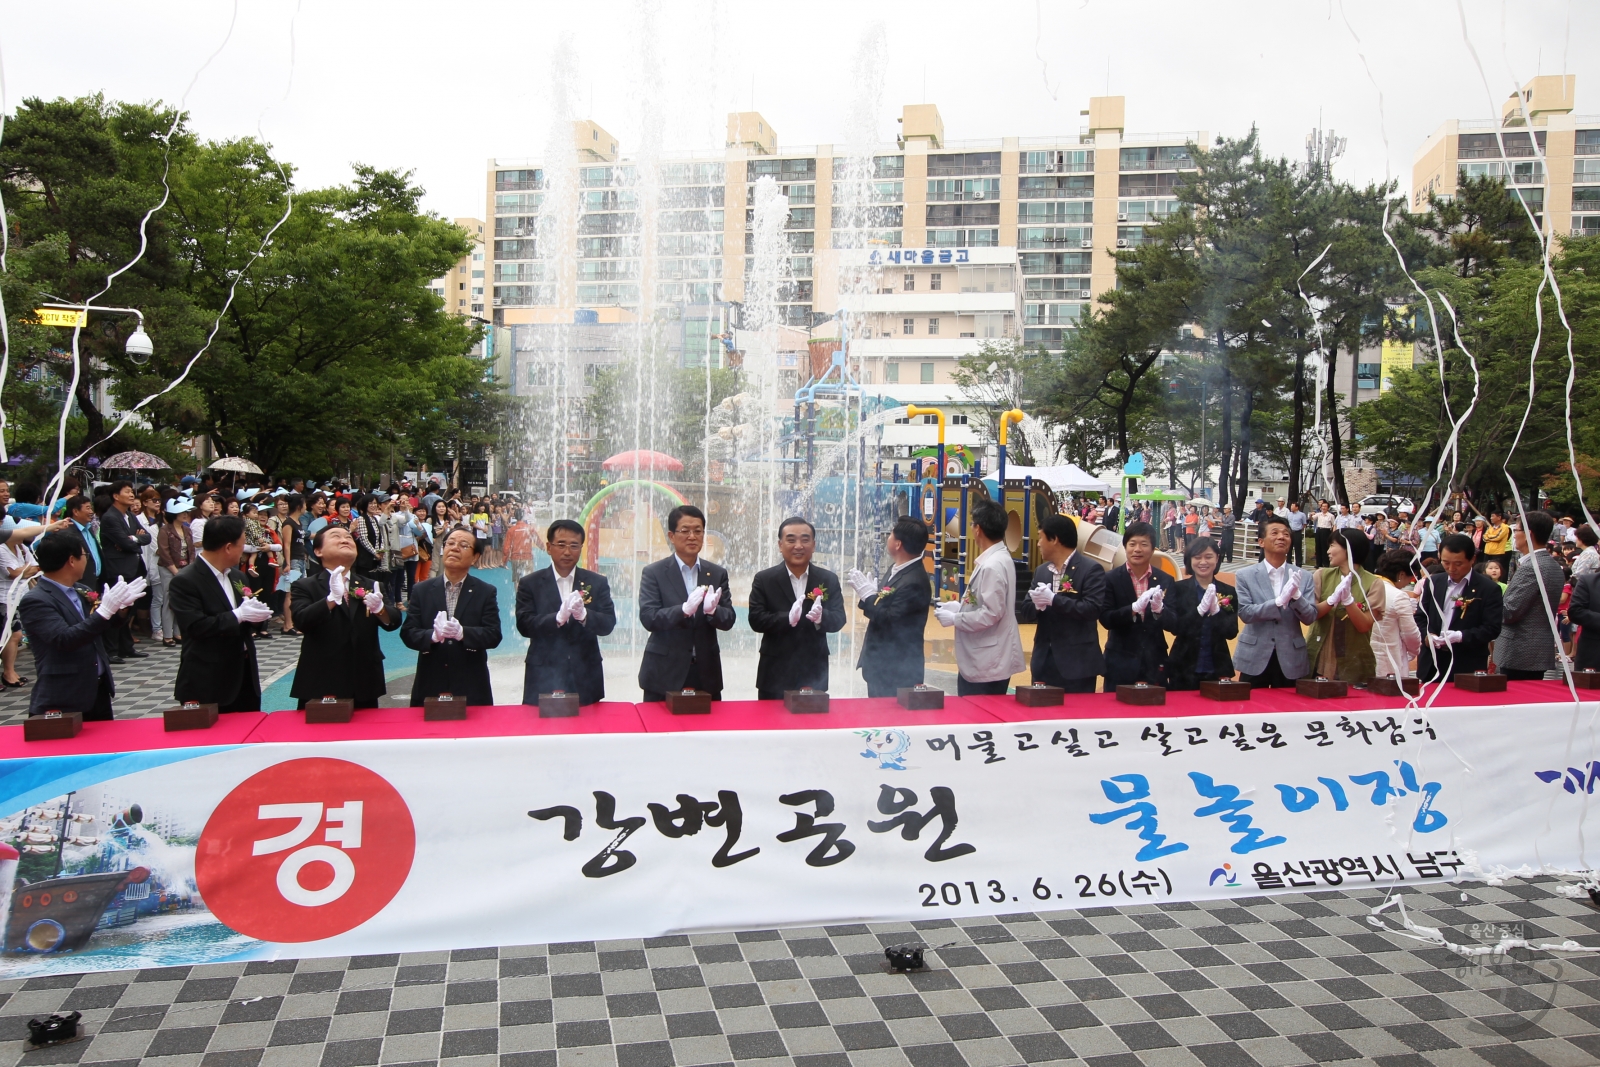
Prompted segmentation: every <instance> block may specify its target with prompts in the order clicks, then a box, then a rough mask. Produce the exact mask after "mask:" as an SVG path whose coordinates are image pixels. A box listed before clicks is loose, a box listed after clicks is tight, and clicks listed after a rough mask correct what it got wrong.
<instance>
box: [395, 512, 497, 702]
mask: <svg viewBox="0 0 1600 1067" xmlns="http://www.w3.org/2000/svg"><path fill="white" fill-rule="evenodd" d="M478 545H479V542H478V540H477V538H476V537H474V536H473V533H472V531H471V530H469V529H467V528H466V527H465V526H458V527H456V528H455V529H453V530H451V531H450V532H449V533H448V534H446V535H445V539H444V545H443V547H442V548H441V549H440V551H439V561H440V563H441V564H442V566H443V570H444V573H443V574H441V575H438V576H437V577H433V578H429V579H428V580H427V581H425V582H419V583H418V584H417V585H416V586H415V587H413V588H412V590H411V599H410V600H409V601H408V608H409V610H408V611H407V613H406V624H405V627H404V628H403V629H401V631H400V640H402V641H404V642H405V643H406V647H407V648H414V649H416V650H417V674H416V680H415V681H414V682H413V683H412V686H411V704H412V706H413V707H421V706H422V702H423V700H425V699H426V698H428V697H436V696H439V695H441V694H444V693H450V694H452V695H453V696H464V697H466V698H467V703H468V704H478V705H487V704H493V703H494V693H493V691H492V690H491V688H490V685H489V650H490V649H491V648H498V647H499V646H500V604H499V599H498V597H497V596H496V595H495V588H494V586H492V585H490V584H489V583H488V582H486V581H484V580H483V579H482V578H477V577H474V576H473V574H472V564H473V563H474V561H476V560H477V558H478Z"/></svg>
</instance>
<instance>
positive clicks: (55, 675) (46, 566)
mask: <svg viewBox="0 0 1600 1067" xmlns="http://www.w3.org/2000/svg"><path fill="white" fill-rule="evenodd" d="M34 558H35V560H36V561H37V562H38V564H39V569H40V571H41V573H40V575H39V581H38V583H37V584H36V585H35V586H34V587H33V588H32V589H30V590H28V593H27V595H26V596H24V597H23V598H22V602H21V603H20V604H18V605H17V613H18V615H19V616H20V617H21V619H22V626H23V629H24V630H26V631H27V634H28V641H29V643H30V644H31V645H32V647H33V658H34V663H35V665H36V666H37V668H38V672H39V680H38V681H36V682H35V683H34V684H33V696H32V699H31V700H29V702H28V714H29V715H40V714H43V713H44V712H47V711H69V712H70V711H76V712H80V713H82V715H83V717H84V719H85V720H86V721H91V722H92V721H97V720H109V719H110V718H111V698H112V696H113V695H114V694H115V693H116V688H117V687H116V684H115V683H114V682H113V681H112V678H111V660H110V658H109V657H108V656H107V655H106V650H105V645H104V644H103V643H102V641H101V635H102V634H104V633H105V632H106V629H107V628H108V627H109V626H110V625H111V620H112V618H113V617H114V616H115V615H116V613H117V612H118V611H121V610H123V609H124V608H126V607H129V606H131V605H133V604H134V603H136V602H137V601H138V599H139V598H140V597H141V596H143V595H144V587H145V580H144V579H143V578H137V579H135V580H134V581H133V582H131V583H127V582H123V583H118V584H117V585H116V586H114V587H111V588H108V589H106V590H105V591H104V592H103V593H102V594H101V595H100V596H99V597H98V598H96V597H95V596H94V594H93V593H92V592H90V591H89V590H88V589H85V588H83V587H81V586H79V585H78V581H79V579H81V578H82V577H83V573H84V568H85V566H86V565H87V564H88V561H89V553H88V550H87V549H86V548H85V547H84V544H83V540H82V539H81V538H80V537H79V536H78V535H77V534H76V533H69V532H66V531H61V532H56V533H48V534H45V536H44V537H42V538H41V539H40V540H39V542H38V543H37V544H36V545H35V546H34Z"/></svg>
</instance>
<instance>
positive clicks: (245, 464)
mask: <svg viewBox="0 0 1600 1067" xmlns="http://www.w3.org/2000/svg"><path fill="white" fill-rule="evenodd" d="M211 469H212V470H214V471H233V472H235V473H236V474H260V473H261V468H260V467H258V466H256V465H255V464H254V463H251V462H250V461H249V460H247V459H243V458H241V457H239V456H229V457H227V458H226V459H219V460H217V461H216V462H215V463H213V464H212V465H211Z"/></svg>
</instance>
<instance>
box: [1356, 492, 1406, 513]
mask: <svg viewBox="0 0 1600 1067" xmlns="http://www.w3.org/2000/svg"><path fill="white" fill-rule="evenodd" d="M1413 510H1414V509H1413V506H1412V504H1411V501H1410V500H1409V499H1407V498H1406V497H1403V496H1389V495H1387V494H1383V493H1378V494H1374V495H1373V496H1364V497H1362V498H1361V503H1359V504H1357V505H1356V514H1357V515H1360V516H1362V517H1363V518H1365V517H1366V516H1368V515H1389V514H1391V513H1396V514H1397V513H1400V512H1404V513H1406V514H1410V513H1411V511H1413Z"/></svg>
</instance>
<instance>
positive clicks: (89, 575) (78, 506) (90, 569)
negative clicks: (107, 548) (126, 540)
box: [66, 494, 105, 589]
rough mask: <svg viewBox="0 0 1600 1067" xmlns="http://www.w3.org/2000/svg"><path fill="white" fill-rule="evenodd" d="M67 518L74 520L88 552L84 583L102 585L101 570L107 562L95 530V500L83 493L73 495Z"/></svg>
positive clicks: (74, 526)
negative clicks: (104, 560)
mask: <svg viewBox="0 0 1600 1067" xmlns="http://www.w3.org/2000/svg"><path fill="white" fill-rule="evenodd" d="M66 512H67V518H68V519H70V520H71V521H72V529H73V530H75V531H77V534H78V537H79V538H81V539H82V541H83V547H84V550H85V551H86V552H87V553H88V556H87V558H86V562H85V564H84V568H83V578H82V579H81V580H82V582H83V584H84V585H86V586H88V587H89V588H90V589H98V588H99V587H100V572H101V571H102V570H104V568H105V564H104V562H103V561H102V560H101V558H100V539H99V538H98V537H96V536H95V532H94V501H93V500H90V499H89V498H88V497H86V496H83V495H81V494H80V495H77V496H71V497H68V498H67V503H66Z"/></svg>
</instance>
